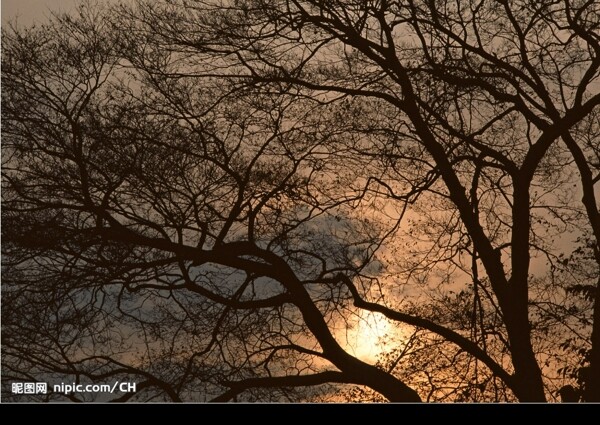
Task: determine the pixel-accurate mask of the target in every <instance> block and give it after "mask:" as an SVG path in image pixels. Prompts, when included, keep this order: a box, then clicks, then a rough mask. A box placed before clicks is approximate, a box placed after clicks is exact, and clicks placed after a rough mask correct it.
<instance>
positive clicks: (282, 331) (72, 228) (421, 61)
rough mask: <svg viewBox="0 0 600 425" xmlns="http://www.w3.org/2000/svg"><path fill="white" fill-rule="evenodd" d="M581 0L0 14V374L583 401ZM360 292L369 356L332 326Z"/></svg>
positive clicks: (593, 69) (179, 392) (591, 305)
mask: <svg viewBox="0 0 600 425" xmlns="http://www.w3.org/2000/svg"><path fill="white" fill-rule="evenodd" d="M595 8H597V6H596V5H595V4H594V3H593V2H587V3H584V2H581V4H579V3H575V2H570V1H567V0H565V1H552V2H550V1H543V2H528V1H514V2H507V1H498V2H474V1H458V2H447V1H423V2H414V1H406V2H388V1H381V0H378V1H360V2H354V1H326V2H325V1H314V0H311V1H299V0H298V1H294V0H280V1H277V0H275V1H264V0H247V1H245V0H239V1H231V2H226V3H223V2H214V3H213V2H189V1H186V2H180V1H177V0H170V1H165V2H160V3H156V2H153V3H144V2H139V3H138V4H136V5H135V6H132V7H125V6H121V7H119V8H113V9H107V10H106V11H102V10H101V9H99V8H97V7H94V6H88V7H82V8H81V9H80V11H79V15H78V16H77V17H68V16H65V17H59V18H55V20H54V21H53V22H52V23H51V24H50V25H48V26H44V27H42V28H38V29H28V30H25V31H20V30H16V29H13V30H10V31H5V32H4V33H3V45H4V49H3V59H2V60H3V66H2V79H3V80H2V83H3V93H2V95H3V110H2V120H3V123H2V124H3V125H2V128H3V150H4V155H3V157H4V160H3V161H4V163H3V185H4V187H3V208H2V210H3V228H2V231H3V237H4V238H3V239H4V243H3V255H4V256H5V258H7V261H6V262H5V267H4V270H3V296H4V298H3V301H4V302H3V307H2V309H3V341H2V349H3V369H4V370H9V371H10V373H8V374H7V373H6V372H5V373H4V374H3V375H4V376H3V379H5V380H6V379H8V380H10V379H17V378H20V379H24V378H25V377H26V375H24V374H26V373H31V375H30V376H31V377H32V379H33V378H35V377H44V376H52V377H58V376H60V377H65V378H66V377H69V376H77V377H81V376H85V377H87V378H89V379H93V380H102V379H107V378H109V377H118V378H120V379H124V377H132V376H135V377H137V379H143V384H141V387H142V388H144V392H142V393H140V394H138V395H136V397H139V398H146V399H152V398H154V397H167V398H170V399H172V400H180V399H184V400H186V399H193V398H194V397H196V398H197V397H198V393H200V394H201V396H200V397H201V398H202V397H203V398H210V397H209V396H210V395H211V394H214V395H215V399H216V400H230V399H232V398H235V397H239V396H242V397H248V399H271V400H281V399H286V398H291V399H298V398H300V397H315V394H317V393H316V392H315V391H316V390H308V392H298V391H299V389H301V388H304V387H316V386H321V388H322V391H324V393H323V394H324V395H323V397H327V396H328V395H327V394H328V390H327V388H326V387H323V385H325V384H355V385H360V386H366V387H368V388H370V389H371V390H373V391H375V392H376V393H379V394H381V395H382V396H384V397H385V398H387V399H388V400H392V401H416V400H419V399H426V400H432V399H433V400H435V399H446V400H500V399H508V400H510V399H512V398H513V397H514V398H515V399H518V400H521V401H543V400H547V398H548V397H549V396H551V397H556V392H555V391H554V390H558V389H559V388H560V387H561V386H562V385H566V384H570V385H579V387H580V390H581V391H583V399H584V400H586V401H598V400H600V359H599V358H598V356H599V355H600V310H599V309H600V307H599V304H598V302H596V301H597V300H598V299H600V296H599V294H598V291H599V290H600V289H598V288H600V281H599V280H598V276H600V273H599V271H600V252H599V249H598V241H599V240H600V215H599V212H598V202H597V200H596V198H595V196H596V195H595V190H596V188H595V186H596V185H597V184H598V181H600V176H599V174H598V146H599V143H598V138H597V134H598V125H599V124H600V123H599V122H598V119H597V117H598V115H597V114H598V104H599V103H600V94H599V93H598V92H597V84H598V70H599V67H600V57H599V53H600V44H599V43H600V40H599V37H598V35H597V25H598V23H597V19H596V18H595V16H597V13H598V11H597V10H595ZM107 46H108V47H107ZM574 187H575V188H576V189H580V190H581V191H582V194H583V198H582V201H581V202H578V201H577V199H576V196H577V191H576V190H573V188H574ZM576 234H580V235H581V237H582V238H584V239H585V240H586V241H587V242H586V243H585V244H584V247H582V248H581V249H580V251H576V253H580V254H581V255H584V256H585V258H586V262H585V263H582V262H579V263H577V262H576V263H575V264H573V262H570V261H568V260H566V257H565V256H564V255H562V256H561V254H563V253H564V251H565V250H566V249H568V248H569V246H568V243H567V244H565V243H564V242H565V241H564V239H565V238H566V237H567V236H568V235H576ZM584 239H580V240H584ZM542 259H543V260H542ZM546 265H547V269H546V267H545V266H546ZM573 280H575V282H573ZM592 288H593V289H592ZM594 291H595V292H594ZM578 294H583V295H585V297H581V296H580V295H578ZM402 298H404V300H403V299H402ZM7 306H8V307H7ZM360 311H367V312H374V313H375V312H376V313H379V314H382V315H384V316H385V317H387V318H388V319H389V320H391V321H392V322H394V323H396V324H397V331H396V332H401V331H402V330H407V329H411V328H412V329H415V331H414V332H413V333H412V334H411V335H412V336H411V337H408V338H405V339H404V341H401V342H399V343H394V345H395V346H394V347H392V349H391V350H389V351H386V352H385V354H384V355H382V358H381V359H380V362H378V363H377V364H376V365H371V364H369V363H368V362H365V361H363V360H360V359H358V358H356V357H355V356H353V355H351V354H350V352H349V350H348V348H347V347H344V345H343V344H341V343H340V342H339V340H340V335H338V333H336V332H335V331H334V329H335V328H336V327H340V326H342V327H345V326H346V325H345V324H347V323H349V321H350V320H351V317H352V315H354V314H357V312H360ZM573 333H574V334H575V339H576V340H577V342H576V343H572V342H573V341H574V339H573V338H570V340H569V342H567V343H566V345H565V341H566V340H567V339H569V338H568V336H569V335H571V336H572V334H573ZM393 337H397V335H395V336H390V339H393ZM388 343H390V344H391V342H388ZM575 346H579V347H583V348H582V349H583V350H584V351H581V350H580V349H577V350H576V351H570V350H569V349H570V348H571V347H575ZM565 348H568V349H566V350H565ZM582 353H584V355H583V357H582V356H581V354H582ZM482 366H483V367H482ZM561 367H562V370H563V371H564V370H566V369H568V368H571V369H572V368H575V369H577V368H579V369H578V370H583V371H585V373H584V375H585V377H584V378H581V379H579V382H575V381H574V379H575V375H573V376H571V377H568V376H567V375H566V374H563V375H564V376H563V377H561V372H560V368H561ZM27 371H31V372H27ZM36 379H37V378H36ZM146 388H147V390H146ZM563 388H567V387H566V386H565V387H563ZM274 389H278V391H275V390H274ZM571 389H573V390H575V387H573V386H572V387H571ZM563 393H564V391H563ZM350 394H353V393H352V392H351V393H350ZM76 396H77V395H72V397H76ZM130 396H131V395H125V396H124V399H127V398H128V397H130Z"/></svg>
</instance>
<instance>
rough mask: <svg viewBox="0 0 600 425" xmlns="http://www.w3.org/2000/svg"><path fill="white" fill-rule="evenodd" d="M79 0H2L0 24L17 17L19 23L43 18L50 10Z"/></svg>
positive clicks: (70, 4)
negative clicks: (0, 19) (0, 20)
mask: <svg viewBox="0 0 600 425" xmlns="http://www.w3.org/2000/svg"><path fill="white" fill-rule="evenodd" d="M78 1H79V0H2V24H5V23H6V22H8V21H10V20H12V19H14V18H18V21H19V22H20V23H21V24H29V23H31V22H32V21H40V20H43V19H44V18H45V17H46V16H48V13H49V11H50V10H65V9H69V8H70V7H73V5H74V4H77V2H78Z"/></svg>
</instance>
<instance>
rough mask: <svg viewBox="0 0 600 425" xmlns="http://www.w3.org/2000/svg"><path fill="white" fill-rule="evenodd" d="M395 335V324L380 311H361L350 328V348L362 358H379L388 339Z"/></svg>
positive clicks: (348, 341) (348, 342) (370, 359)
mask: <svg viewBox="0 0 600 425" xmlns="http://www.w3.org/2000/svg"><path fill="white" fill-rule="evenodd" d="M393 335H395V332H394V328H393V325H392V324H391V323H390V322H389V320H387V319H386V318H385V317H384V316H382V315H381V314H379V313H370V312H361V314H360V316H359V317H357V318H356V321H355V323H354V324H353V326H352V328H350V329H349V330H348V334H347V344H348V350H349V351H350V352H351V353H353V354H354V355H355V356H356V357H358V358H359V359H361V360H365V361H368V362H370V363H372V362H375V361H376V360H377V356H378V355H379V354H381V353H382V352H383V351H384V349H385V345H386V342H387V340H388V339H390V338H392V337H393Z"/></svg>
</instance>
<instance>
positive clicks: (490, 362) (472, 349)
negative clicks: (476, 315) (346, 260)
mask: <svg viewBox="0 0 600 425" xmlns="http://www.w3.org/2000/svg"><path fill="white" fill-rule="evenodd" d="M333 280H334V281H337V282H342V283H343V284H344V285H346V287H348V290H349V291H350V293H351V294H352V298H353V299H354V305H355V306H356V307H358V308H362V309H365V310H369V311H372V312H377V313H381V314H383V315H384V316H385V317H387V318H388V319H391V320H394V321H396V322H402V323H406V324H408V325H411V326H416V327H418V328H422V329H427V330H429V331H431V332H433V333H436V334H438V335H440V336H441V337H443V338H445V339H446V340H448V341H450V342H453V343H454V344H456V345H458V346H459V347H460V348H462V349H463V350H465V351H466V352H467V353H469V354H471V355H472V356H473V357H475V358H476V359H478V360H480V361H481V362H482V363H483V364H485V365H486V366H487V367H488V368H489V369H490V370H491V371H492V373H493V374H494V375H496V376H497V377H498V378H500V379H502V380H503V381H504V382H505V383H506V384H507V385H508V386H509V387H510V388H511V389H513V385H514V382H513V381H514V380H513V376H512V375H511V374H509V373H508V372H507V371H506V370H504V368H503V367H502V366H500V365H499V364H498V363H496V361H495V360H494V359H492V358H491V357H490V356H489V355H488V354H487V353H486V352H485V351H483V350H482V349H481V348H479V346H477V344H475V343H474V342H473V341H471V340H469V339H467V338H465V337H464V336H462V335H460V334H458V333H456V332H454V331H453V330H450V329H448V328H445V327H443V326H441V325H438V324H437V323H434V322H432V321H430V320H427V319H423V318H421V317H416V316H412V315H410V314H406V313H402V312H399V311H396V310H392V309H391V308H388V307H385V306H383V305H381V304H377V303H373V302H369V301H366V300H365V299H363V298H362V297H361V296H360V294H359V293H358V289H357V288H356V286H355V285H354V283H352V281H351V280H350V278H349V277H348V276H346V275H343V274H339V275H337V276H336V277H335V278H334V279H333Z"/></svg>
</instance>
